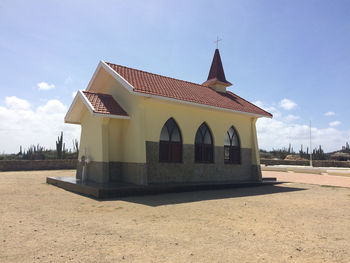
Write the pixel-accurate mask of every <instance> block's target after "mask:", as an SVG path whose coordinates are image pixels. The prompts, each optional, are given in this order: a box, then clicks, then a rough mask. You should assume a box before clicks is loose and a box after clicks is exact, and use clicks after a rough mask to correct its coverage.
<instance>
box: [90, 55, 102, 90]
mask: <svg viewBox="0 0 350 263" xmlns="http://www.w3.org/2000/svg"><path fill="white" fill-rule="evenodd" d="M100 68H101V61H100V62H99V63H98V65H97V68H96V69H95V72H94V74H93V75H92V78H91V79H90V81H89V84H88V86H87V88H86V90H87V91H89V90H90V88H91V85H92V83H93V82H94V80H95V78H96V76H97V73H98V72H99V70H100Z"/></svg>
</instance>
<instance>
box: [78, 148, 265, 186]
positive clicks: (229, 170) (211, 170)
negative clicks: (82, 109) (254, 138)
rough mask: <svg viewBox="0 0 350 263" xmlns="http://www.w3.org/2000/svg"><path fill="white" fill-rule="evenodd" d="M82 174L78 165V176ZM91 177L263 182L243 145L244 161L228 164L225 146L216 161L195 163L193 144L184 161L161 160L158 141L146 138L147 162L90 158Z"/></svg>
mask: <svg viewBox="0 0 350 263" xmlns="http://www.w3.org/2000/svg"><path fill="white" fill-rule="evenodd" d="M81 174H82V166H81V163H80V162H78V165H77V178H78V179H80V178H81ZM87 174H88V180H89V181H92V182H97V183H108V182H127V183H133V184H138V185H149V184H165V183H180V184H193V183H225V182H227V183H239V182H248V181H252V182H260V181H261V170H260V166H259V165H252V150H251V149H248V148H242V149H241V164H225V163H224V148H223V147H215V148H214V162H213V163H196V162H195V160H194V145H193V144H184V145H183V158H182V162H181V163H164V162H159V143H158V142H146V163H125V162H109V163H104V162H90V163H89V164H88V169H87Z"/></svg>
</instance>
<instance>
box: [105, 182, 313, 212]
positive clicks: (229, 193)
mask: <svg viewBox="0 0 350 263" xmlns="http://www.w3.org/2000/svg"><path fill="white" fill-rule="evenodd" d="M303 190H307V189H306V188H295V187H286V186H276V185H266V186H257V187H245V188H230V189H219V190H206V191H193V192H181V193H169V194H157V195H144V196H132V197H123V198H113V199H105V200H101V201H102V202H106V201H107V202H108V201H115V200H120V201H125V202H132V203H137V204H142V205H147V206H154V207H156V206H162V205H173V204H182V203H191V202H200V201H206V200H216V199H225V198H237V197H245V196H257V195H268V194H278V193H288V192H295V191H303Z"/></svg>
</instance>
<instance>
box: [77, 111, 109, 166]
mask: <svg viewBox="0 0 350 263" xmlns="http://www.w3.org/2000/svg"><path fill="white" fill-rule="evenodd" d="M102 123H103V118H100V117H95V116H92V115H91V114H90V112H89V111H88V110H87V109H86V110H85V112H84V113H83V117H82V119H81V136H80V146H79V158H81V156H82V155H84V154H85V152H86V154H87V156H88V157H89V158H90V159H91V160H93V161H97V162H100V161H102V160H103V141H102Z"/></svg>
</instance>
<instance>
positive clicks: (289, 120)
mask: <svg viewBox="0 0 350 263" xmlns="http://www.w3.org/2000/svg"><path fill="white" fill-rule="evenodd" d="M285 119H286V121H288V122H292V121H296V120H299V119H300V117H299V116H296V115H293V114H288V115H287V116H286V118H285Z"/></svg>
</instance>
